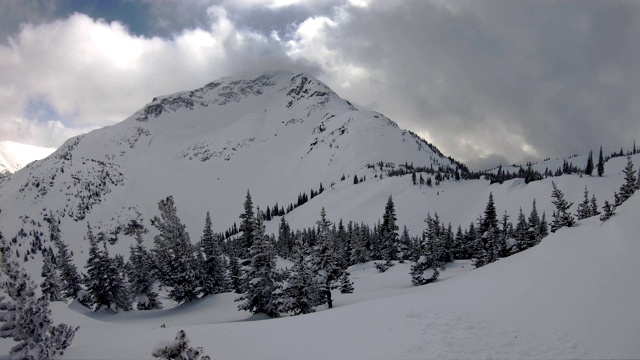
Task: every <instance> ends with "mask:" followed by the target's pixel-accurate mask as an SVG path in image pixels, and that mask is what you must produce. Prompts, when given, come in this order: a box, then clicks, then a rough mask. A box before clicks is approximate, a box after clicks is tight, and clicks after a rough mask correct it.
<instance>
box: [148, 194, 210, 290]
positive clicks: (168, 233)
mask: <svg viewBox="0 0 640 360" xmlns="http://www.w3.org/2000/svg"><path fill="white" fill-rule="evenodd" d="M158 210H160V217H157V216H154V217H153V219H151V225H153V226H154V227H155V228H156V229H158V231H159V232H160V234H158V235H156V236H155V237H154V239H153V242H154V245H155V247H154V248H153V249H152V254H153V259H154V265H155V271H156V274H157V276H158V280H159V281H160V283H161V284H162V285H163V286H165V287H167V288H168V289H169V293H168V296H169V298H170V299H172V300H173V301H176V302H190V301H192V300H195V299H196V298H197V297H198V294H199V293H200V289H199V288H198V285H199V275H198V274H197V270H198V269H197V267H196V266H195V265H196V258H195V256H194V252H193V249H192V248H193V245H191V241H190V240H189V234H188V233H187V231H186V226H185V225H184V224H182V222H181V221H180V218H179V217H178V215H177V209H176V207H175V204H174V202H173V197H172V196H168V197H167V198H166V199H164V200H160V202H159V203H158Z"/></svg>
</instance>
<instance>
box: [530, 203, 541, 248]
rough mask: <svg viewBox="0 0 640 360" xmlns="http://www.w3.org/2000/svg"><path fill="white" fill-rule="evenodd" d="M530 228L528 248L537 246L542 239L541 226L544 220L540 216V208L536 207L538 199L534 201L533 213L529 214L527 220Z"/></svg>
mask: <svg viewBox="0 0 640 360" xmlns="http://www.w3.org/2000/svg"><path fill="white" fill-rule="evenodd" d="M527 222H528V224H529V227H528V231H527V243H528V244H527V245H528V247H531V246H534V245H537V244H538V243H539V242H540V240H541V239H542V236H543V235H542V232H541V231H542V229H541V224H542V220H541V219H540V217H539V216H538V208H537V206H536V199H533V205H532V208H531V213H530V214H529V219H528V220H527Z"/></svg>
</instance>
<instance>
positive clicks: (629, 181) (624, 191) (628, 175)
mask: <svg viewBox="0 0 640 360" xmlns="http://www.w3.org/2000/svg"><path fill="white" fill-rule="evenodd" d="M622 172H623V173H624V184H622V186H620V191H619V194H618V195H619V197H618V199H619V200H618V201H619V202H616V204H615V205H616V206H619V205H620V204H622V203H623V202H625V201H627V199H629V198H630V197H631V195H633V193H634V192H635V191H636V180H637V179H636V172H635V171H634V170H633V161H632V160H631V156H627V166H625V168H624V169H623V170H622Z"/></svg>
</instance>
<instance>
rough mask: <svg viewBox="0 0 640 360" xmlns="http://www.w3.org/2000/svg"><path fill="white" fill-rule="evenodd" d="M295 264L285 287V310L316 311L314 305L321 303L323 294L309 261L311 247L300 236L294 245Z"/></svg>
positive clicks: (297, 313)
mask: <svg viewBox="0 0 640 360" xmlns="http://www.w3.org/2000/svg"><path fill="white" fill-rule="evenodd" d="M294 251H295V254H294V264H293V268H292V269H291V276H290V278H289V281H288V283H287V284H286V286H285V288H284V298H285V304H284V307H283V310H284V311H286V312H291V313H293V314H294V315H299V314H308V313H312V312H314V311H315V310H314V308H313V307H314V306H315V305H316V304H319V303H321V299H320V297H321V294H320V291H319V289H318V284H317V283H316V281H315V275H314V273H313V268H312V265H311V264H310V263H309V261H310V255H309V247H308V246H307V244H305V243H304V241H303V240H302V238H300V237H298V238H297V239H296V242H295V246H294Z"/></svg>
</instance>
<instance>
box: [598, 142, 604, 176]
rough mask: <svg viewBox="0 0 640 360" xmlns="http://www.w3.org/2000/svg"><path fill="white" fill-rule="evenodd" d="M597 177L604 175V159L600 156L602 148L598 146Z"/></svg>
mask: <svg viewBox="0 0 640 360" xmlns="http://www.w3.org/2000/svg"><path fill="white" fill-rule="evenodd" d="M597 170H598V176H600V177H602V175H604V157H603V156H602V146H600V154H599V155H598V165H597Z"/></svg>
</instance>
